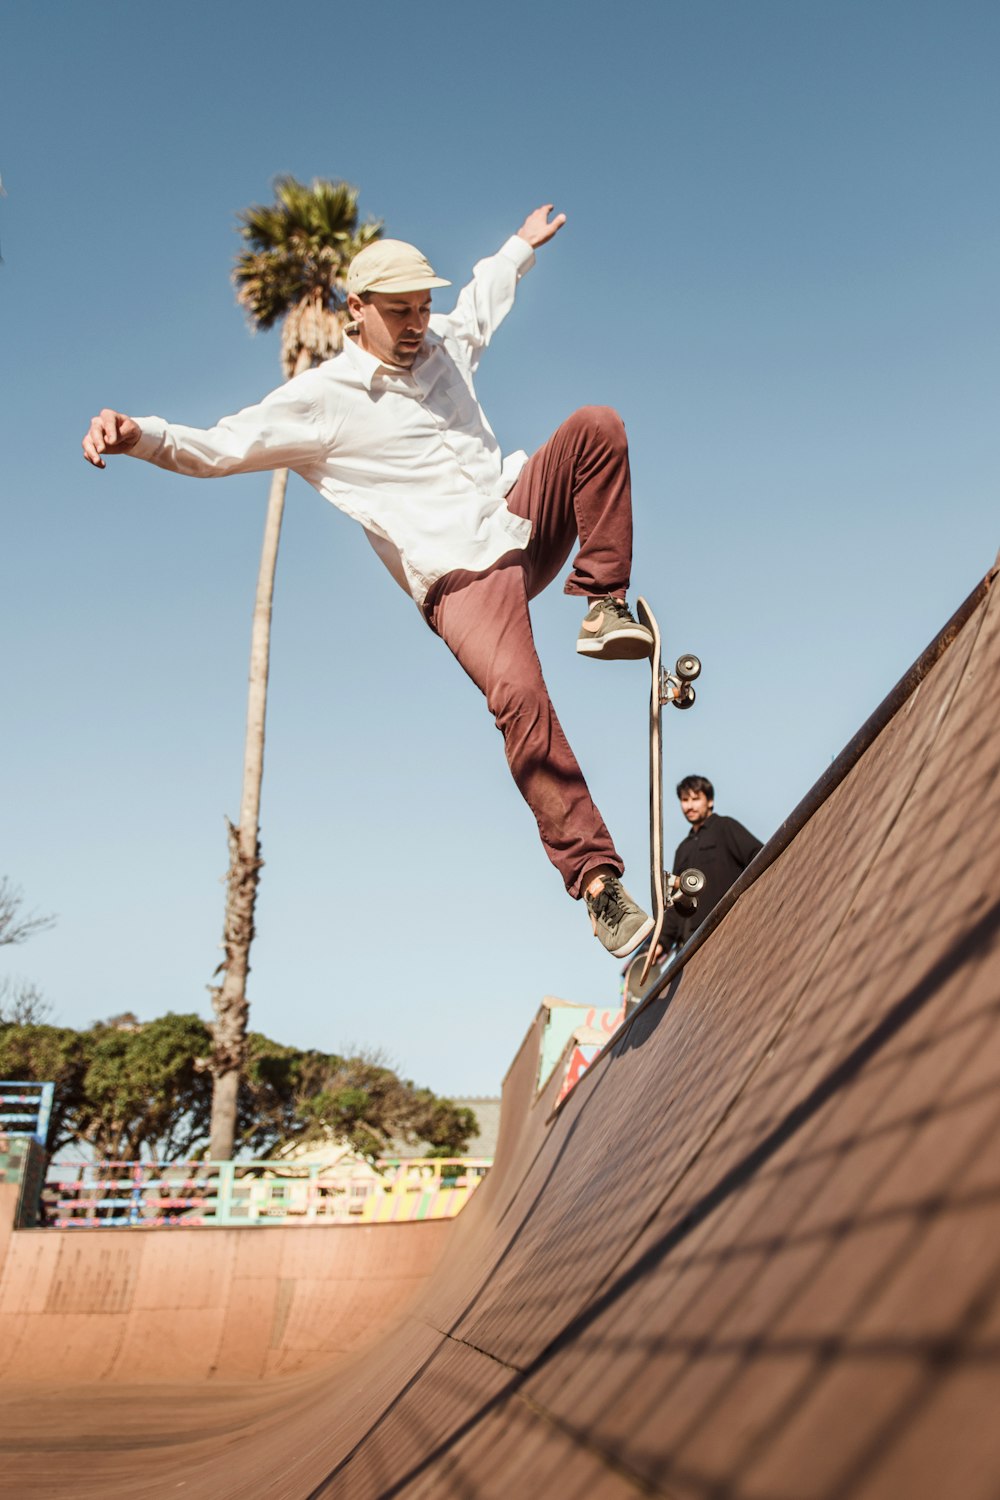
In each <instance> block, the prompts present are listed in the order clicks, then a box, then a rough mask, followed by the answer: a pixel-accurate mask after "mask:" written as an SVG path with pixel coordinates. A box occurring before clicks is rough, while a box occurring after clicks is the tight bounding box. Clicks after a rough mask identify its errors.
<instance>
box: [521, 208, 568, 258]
mask: <svg viewBox="0 0 1000 1500" xmlns="http://www.w3.org/2000/svg"><path fill="white" fill-rule="evenodd" d="M553 206H554V205H553V204H551V203H543V204H542V206H541V208H536V209H535V211H534V213H531V214H529V215H528V217H527V218H526V219H525V221H524V223H523V224H522V225H521V227H520V229H519V230H518V231H517V232H518V234H519V235H520V236H521V239H522V240H527V241H528V244H529V245H530V246H531V248H532V250H537V249H538V247H539V245H544V244H545V243H546V242H547V241H548V240H550V239H551V238H552V236H553V235H554V234H558V232H559V230H560V229H561V228H562V227H563V225H564V224H565V222H566V215H565V214H556V216H555V218H554V219H553V220H552V223H551V224H550V223H549V214H550V213H551V212H552V209H553Z"/></svg>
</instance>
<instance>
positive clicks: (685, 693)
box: [674, 682, 695, 708]
mask: <svg viewBox="0 0 1000 1500" xmlns="http://www.w3.org/2000/svg"><path fill="white" fill-rule="evenodd" d="M694 698H695V693H694V688H693V687H692V686H691V684H690V683H689V682H685V683H682V685H681V690H680V692H679V693H678V694H677V697H676V698H675V699H674V707H675V708H691V707H692V706H693V704H694Z"/></svg>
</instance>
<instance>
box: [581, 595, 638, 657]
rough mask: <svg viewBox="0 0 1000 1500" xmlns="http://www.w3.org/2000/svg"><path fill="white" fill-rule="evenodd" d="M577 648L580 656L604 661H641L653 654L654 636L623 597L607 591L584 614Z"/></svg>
mask: <svg viewBox="0 0 1000 1500" xmlns="http://www.w3.org/2000/svg"><path fill="white" fill-rule="evenodd" d="M576 649H577V651H579V653H580V655H581V656H601V657H603V658H604V660H605V661H639V660H640V659H641V658H642V657H644V656H651V655H652V651H653V636H652V633H651V632H650V631H649V630H647V629H646V627H645V625H639V624H638V623H637V622H636V621H635V619H633V616H632V611H631V610H630V609H629V607H628V605H627V604H625V603H624V601H623V600H621V599H616V598H615V597H614V595H613V594H607V595H606V596H605V598H603V599H598V600H597V602H596V604H592V605H591V607H590V609H589V610H588V611H587V613H586V614H585V615H584V617H583V624H582V625H581V626H580V634H579V635H578V636H577V638H576Z"/></svg>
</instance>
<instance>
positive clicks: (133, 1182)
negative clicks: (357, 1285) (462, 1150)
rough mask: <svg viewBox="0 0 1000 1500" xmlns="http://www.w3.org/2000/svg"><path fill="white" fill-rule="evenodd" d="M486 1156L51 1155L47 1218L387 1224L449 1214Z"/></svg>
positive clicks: (62, 1222) (98, 1225) (91, 1224)
mask: <svg viewBox="0 0 1000 1500" xmlns="http://www.w3.org/2000/svg"><path fill="white" fill-rule="evenodd" d="M490 1165H491V1163H490V1162H489V1161H488V1160H485V1159H482V1158H472V1157H451V1158H443V1157H428V1158H418V1159H410V1160H406V1161H402V1162H400V1161H399V1160H398V1159H393V1160H391V1161H389V1160H387V1161H384V1162H381V1163H379V1167H378V1169H376V1168H374V1167H368V1166H367V1165H363V1164H360V1163H358V1164H353V1163H352V1164H350V1165H349V1166H347V1167H345V1166H344V1164H343V1163H337V1164H332V1165H331V1164H330V1163H316V1162H310V1163H303V1164H302V1165H301V1166H296V1165H295V1163H293V1162H287V1161H264V1162H261V1161H253V1162H234V1161H219V1162H205V1161H199V1162H180V1163H178V1162H173V1163H170V1164H169V1165H165V1164H162V1163H158V1162H135V1161H101V1162H82V1161H55V1162H53V1163H52V1165H51V1166H50V1168H49V1172H48V1180H47V1182H46V1185H45V1191H44V1200H45V1215H44V1217H45V1222H46V1223H47V1224H49V1225H51V1226H52V1227H54V1228H57V1229H109V1228H111V1229H115V1228H145V1229H163V1228H169V1227H171V1226H187V1227H194V1226H200V1225H208V1224H213V1225H225V1226H235V1225H253V1226H261V1225H267V1224H290V1223H291V1224H317V1223H367V1224H372V1223H384V1222H396V1223H398V1222H401V1221H404V1220H411V1219H424V1218H432V1219H436V1218H452V1217H453V1216H454V1215H455V1214H456V1213H458V1211H459V1209H460V1208H462V1206H463V1205H464V1204H465V1203H466V1202H467V1200H468V1198H469V1197H470V1195H471V1193H472V1192H473V1191H474V1189H475V1188H476V1187H478V1185H479V1183H480V1182H481V1180H482V1179H483V1177H485V1175H486V1173H487V1171H488V1170H489V1167H490Z"/></svg>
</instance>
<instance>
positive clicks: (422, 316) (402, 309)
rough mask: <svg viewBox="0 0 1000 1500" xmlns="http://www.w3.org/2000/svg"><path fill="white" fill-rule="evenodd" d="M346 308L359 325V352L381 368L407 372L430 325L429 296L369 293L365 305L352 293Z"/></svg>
mask: <svg viewBox="0 0 1000 1500" xmlns="http://www.w3.org/2000/svg"><path fill="white" fill-rule="evenodd" d="M347 308H348V311H349V313H350V314H351V317H352V318H353V319H354V321H355V323H357V325H358V341H359V343H360V344H361V347H362V349H367V350H368V353H369V354H373V355H374V356H375V358H376V359H380V360H381V361H382V363H383V364H386V365H399V366H400V367H401V368H402V369H404V370H408V369H409V368H410V366H411V365H412V364H413V361H414V360H415V359H416V357H417V355H418V354H419V353H420V350H421V349H422V348H423V343H424V334H425V333H426V332H427V324H428V323H429V322H430V316H431V294H430V292H372V293H371V295H370V298H369V300H368V301H367V302H362V300H361V298H360V297H358V296H355V295H354V294H353V293H352V294H351V296H349V297H348V299H347Z"/></svg>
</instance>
